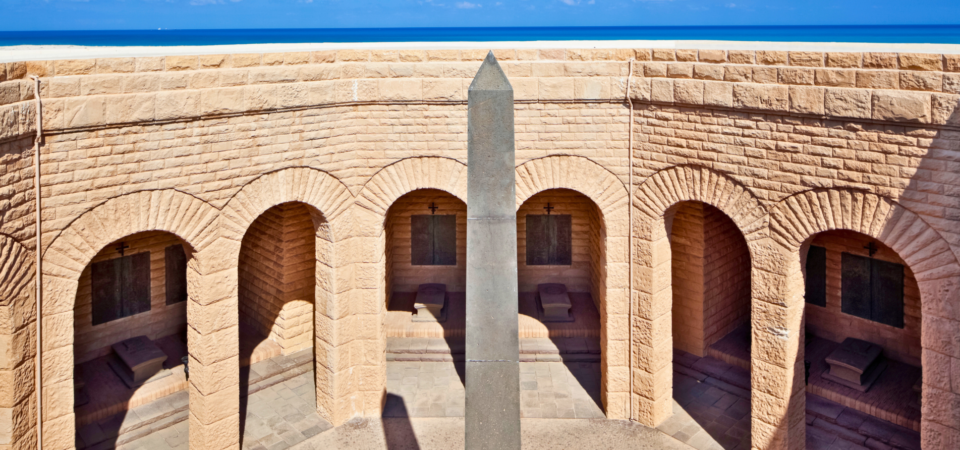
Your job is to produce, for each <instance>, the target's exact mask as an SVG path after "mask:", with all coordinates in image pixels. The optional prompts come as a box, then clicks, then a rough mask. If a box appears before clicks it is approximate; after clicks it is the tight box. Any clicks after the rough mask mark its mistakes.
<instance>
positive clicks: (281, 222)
mask: <svg viewBox="0 0 960 450" xmlns="http://www.w3.org/2000/svg"><path fill="white" fill-rule="evenodd" d="M322 223H323V219H322V216H320V215H319V213H315V211H313V210H312V209H310V208H309V207H307V206H305V205H303V204H300V203H285V204H282V205H277V206H274V207H273V208H270V209H269V210H267V211H265V212H264V213H263V214H261V215H260V217H258V218H257V219H256V220H255V221H254V222H253V223H252V224H251V225H250V228H249V229H248V231H247V233H246V234H245V235H244V237H243V240H242V243H241V247H240V260H239V264H238V268H237V270H238V272H239V280H238V283H239V289H238V295H239V302H238V310H239V324H240V327H239V328H240V331H239V339H240V343H239V344H240V355H239V356H240V435H241V437H243V436H244V432H245V431H246V429H247V423H246V422H247V418H248V417H247V413H248V409H249V397H250V395H252V394H253V393H255V392H256V391H258V390H259V389H260V387H261V385H264V386H265V385H266V384H270V383H276V380H283V379H286V378H288V376H289V375H293V374H294V373H296V372H297V370H298V367H300V364H299V363H298V362H297V361H301V360H300V358H294V359H290V358H287V357H285V358H282V359H278V360H276V363H274V362H269V363H266V366H263V368H262V369H260V368H259V366H258V369H257V370H254V369H253V368H252V363H254V362H260V361H264V360H268V359H271V358H274V357H277V356H280V355H285V356H291V355H294V354H297V352H299V351H301V350H305V349H312V348H313V347H314V339H315V335H314V326H313V324H314V321H315V311H314V307H315V298H316V289H317V286H318V284H317V279H316V276H317V268H318V266H319V265H320V264H321V263H322V262H321V261H318V252H317V251H316V247H317V240H318V230H319V227H320V225H321V224H322ZM310 362H311V364H310V366H311V367H315V365H316V364H315V361H314V359H313V358H310ZM278 364H279V366H278ZM291 371H293V372H291ZM258 372H264V373H258ZM311 372H312V370H311ZM271 379H273V380H274V381H271ZM308 402H309V403H310V404H312V405H313V407H314V408H316V396H315V395H314V396H312V398H310V399H308ZM241 439H242V438H241Z"/></svg>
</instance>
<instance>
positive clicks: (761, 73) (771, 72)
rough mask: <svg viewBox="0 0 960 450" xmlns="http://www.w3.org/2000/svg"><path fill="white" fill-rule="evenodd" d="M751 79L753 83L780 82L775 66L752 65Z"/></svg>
mask: <svg viewBox="0 0 960 450" xmlns="http://www.w3.org/2000/svg"><path fill="white" fill-rule="evenodd" d="M752 80H753V82H754V83H762V84H778V83H779V82H780V75H779V71H778V70H777V68H776V67H754V68H753V75H752Z"/></svg>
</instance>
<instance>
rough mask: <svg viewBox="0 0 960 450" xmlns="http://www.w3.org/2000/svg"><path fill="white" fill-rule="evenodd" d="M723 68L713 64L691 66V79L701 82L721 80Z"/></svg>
mask: <svg viewBox="0 0 960 450" xmlns="http://www.w3.org/2000/svg"><path fill="white" fill-rule="evenodd" d="M724 72H725V71H724V69H723V66H717V65H713V64H696V65H694V66H693V77H694V78H698V79H701V80H716V81H720V80H723V76H724Z"/></svg>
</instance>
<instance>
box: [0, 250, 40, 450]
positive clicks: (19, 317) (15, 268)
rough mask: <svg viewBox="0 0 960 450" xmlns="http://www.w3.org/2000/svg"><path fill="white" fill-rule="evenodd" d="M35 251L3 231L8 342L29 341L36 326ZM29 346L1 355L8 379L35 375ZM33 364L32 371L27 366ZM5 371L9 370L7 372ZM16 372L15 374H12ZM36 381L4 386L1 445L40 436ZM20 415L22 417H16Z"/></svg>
mask: <svg viewBox="0 0 960 450" xmlns="http://www.w3.org/2000/svg"><path fill="white" fill-rule="evenodd" d="M34 257H35V256H34V253H33V252H31V251H30V250H28V249H27V248H26V247H24V246H23V245H22V244H21V243H20V242H19V241H17V240H16V239H14V238H13V237H11V236H8V235H6V234H0V280H3V281H2V282H0V315H2V316H3V317H8V318H11V319H12V320H5V321H3V323H2V325H0V340H4V341H6V342H25V341H29V340H31V339H27V338H26V337H27V336H30V335H31V334H32V330H31V329H32V328H33V327H35V326H36V303H35V302H36V284H35V282H34V273H35V269H34V267H35V266H34V261H35V260H34ZM24 347H26V346H25V345H11V350H13V351H8V352H6V353H7V354H6V355H4V356H3V357H0V373H3V377H4V379H7V380H11V379H13V380H16V379H17V378H19V377H18V375H23V374H27V373H29V374H31V375H32V374H33V369H32V367H31V366H32V365H33V364H34V359H33V358H30V357H28V353H27V352H25V351H21V350H23V349H24ZM14 348H15V350H14ZM28 367H31V368H30V369H29V370H25V369H26V368H28ZM4 372H5V373H4ZM11 375H12V376H11ZM34 384H35V381H34V380H33V379H32V378H30V379H29V380H16V382H15V383H13V386H14V387H15V388H14V389H4V391H3V393H2V394H0V404H2V405H4V406H3V407H2V408H0V410H5V411H0V429H3V430H4V431H5V432H4V434H3V436H2V437H0V445H9V444H14V443H21V442H22V443H28V444H26V445H28V446H30V445H33V442H34V441H35V439H36V431H35V428H34V427H35V426H36V418H37V416H36V414H35V413H31V411H32V410H34V409H35V408H36V407H35V406H31V400H32V399H31V397H33V396H34ZM15 418H19V419H15Z"/></svg>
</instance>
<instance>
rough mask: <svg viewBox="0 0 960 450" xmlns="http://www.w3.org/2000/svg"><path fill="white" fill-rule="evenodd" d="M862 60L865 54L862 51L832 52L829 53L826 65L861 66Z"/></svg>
mask: <svg viewBox="0 0 960 450" xmlns="http://www.w3.org/2000/svg"><path fill="white" fill-rule="evenodd" d="M862 60H863V55H862V54H861V53H842V52H830V53H827V60H826V66H827V67H844V68H855V67H860V63H861V61H862Z"/></svg>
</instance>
